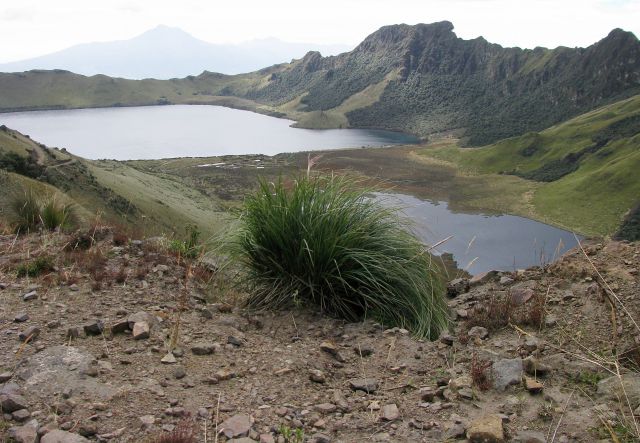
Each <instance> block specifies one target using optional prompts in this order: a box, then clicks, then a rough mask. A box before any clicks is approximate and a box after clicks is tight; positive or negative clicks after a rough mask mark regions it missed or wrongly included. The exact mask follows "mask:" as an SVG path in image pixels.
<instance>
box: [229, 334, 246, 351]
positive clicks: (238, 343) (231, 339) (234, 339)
mask: <svg viewBox="0 0 640 443" xmlns="http://www.w3.org/2000/svg"><path fill="white" fill-rule="evenodd" d="M227 343H228V344H230V345H233V346H235V347H238V348H239V347H240V346H242V345H244V342H243V341H242V340H240V339H239V338H238V337H236V336H235V335H230V336H229V337H227Z"/></svg>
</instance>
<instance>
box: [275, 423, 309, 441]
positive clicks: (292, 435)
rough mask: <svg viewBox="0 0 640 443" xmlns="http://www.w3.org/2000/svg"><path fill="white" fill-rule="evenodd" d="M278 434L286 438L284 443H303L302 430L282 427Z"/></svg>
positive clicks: (279, 428)
mask: <svg viewBox="0 0 640 443" xmlns="http://www.w3.org/2000/svg"><path fill="white" fill-rule="evenodd" d="M278 433H279V434H280V435H281V436H282V438H284V443H303V442H304V430H303V429H301V428H296V429H291V428H290V427H289V426H287V425H280V426H279V427H278Z"/></svg>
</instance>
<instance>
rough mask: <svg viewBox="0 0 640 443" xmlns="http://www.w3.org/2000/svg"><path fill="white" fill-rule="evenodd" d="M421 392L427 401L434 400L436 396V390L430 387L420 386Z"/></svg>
mask: <svg viewBox="0 0 640 443" xmlns="http://www.w3.org/2000/svg"><path fill="white" fill-rule="evenodd" d="M419 394H420V398H421V399H422V401H424V402H427V403H431V402H433V399H434V398H435V397H436V391H435V390H434V389H433V388H430V387H424V388H420V392H419Z"/></svg>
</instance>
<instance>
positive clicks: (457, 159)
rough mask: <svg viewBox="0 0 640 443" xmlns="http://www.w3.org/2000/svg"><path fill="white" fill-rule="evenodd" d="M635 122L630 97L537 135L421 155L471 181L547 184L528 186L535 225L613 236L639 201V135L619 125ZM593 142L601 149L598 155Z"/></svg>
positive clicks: (638, 105) (635, 105) (638, 110)
mask: <svg viewBox="0 0 640 443" xmlns="http://www.w3.org/2000/svg"><path fill="white" fill-rule="evenodd" d="M638 116H640V96H634V97H632V98H629V99H626V100H622V101H620V102H617V103H614V104H612V105H609V106H605V107H603V108H600V109H597V110H594V111H592V112H589V113H587V114H584V115H581V116H579V117H576V118H574V119H571V120H568V121H566V122H564V123H562V124H559V125H556V126H553V127H551V128H549V129H546V130H544V131H542V132H539V133H527V134H525V135H522V136H520V137H514V138H509V139H505V140H502V141H500V142H498V143H495V144H493V145H490V146H486V147H483V148H478V149H463V148H458V147H452V146H445V147H439V148H436V149H426V150H423V151H422V152H421V154H422V155H424V156H427V157H430V158H434V159H438V160H443V161H446V162H450V163H452V164H454V165H456V166H457V167H458V168H459V169H460V170H461V171H463V172H465V173H468V174H470V175H480V176H482V175H489V174H514V175H521V176H524V177H540V178H539V180H541V181H546V183H541V182H535V181H531V182H530V183H532V189H535V193H534V196H533V198H532V200H531V203H532V204H533V208H534V213H535V214H536V217H537V218H539V219H542V220H545V221H547V222H550V223H553V224H556V225H559V226H564V227H569V228H571V229H574V230H576V231H578V232H581V233H584V234H590V235H612V234H614V233H615V232H616V231H617V229H618V228H619V227H620V224H621V222H622V220H623V218H624V216H625V214H626V213H627V212H628V211H629V210H630V209H631V208H632V207H634V206H636V205H637V204H638V202H639V199H640V197H639V196H640V180H638V179H637V171H638V170H640V134H639V133H635V134H634V128H633V127H631V128H629V127H628V126H629V125H626V124H625V122H631V123H634V122H637V119H638ZM634 124H635V123H634ZM598 140H605V141H606V143H605V144H603V146H602V147H597V146H596V143H597V141H598ZM571 162H573V163H571ZM562 165H564V166H562ZM565 166H568V169H566V170H562V168H563V167H565ZM534 184H535V186H534Z"/></svg>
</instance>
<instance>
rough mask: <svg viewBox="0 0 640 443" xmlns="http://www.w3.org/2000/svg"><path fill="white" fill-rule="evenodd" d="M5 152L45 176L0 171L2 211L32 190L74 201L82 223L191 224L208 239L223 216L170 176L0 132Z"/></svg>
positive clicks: (153, 228) (177, 227) (160, 227)
mask: <svg viewBox="0 0 640 443" xmlns="http://www.w3.org/2000/svg"><path fill="white" fill-rule="evenodd" d="M8 151H12V152H15V153H17V154H19V155H23V156H33V155H35V156H36V157H37V158H38V161H39V162H40V163H42V164H44V165H45V166H46V177H47V178H46V182H45V181H44V180H45V179H43V180H34V179H30V178H28V177H24V176H22V175H19V174H14V173H7V172H4V171H0V186H2V188H3V190H5V191H6V192H2V193H1V195H0V208H8V205H9V202H10V199H11V196H12V195H13V194H14V193H19V192H21V191H22V190H23V189H25V188H27V187H32V188H34V189H36V190H37V191H38V192H40V193H57V194H59V195H60V196H61V198H63V199H69V200H72V201H74V202H75V203H77V204H78V207H79V212H80V214H81V215H82V216H84V217H85V218H86V219H89V218H92V217H95V216H96V215H97V214H102V216H104V217H106V218H108V219H111V220H116V221H119V222H122V223H125V224H131V225H135V226H137V227H141V228H144V229H145V230H146V231H148V233H154V232H156V233H157V232H165V233H169V234H171V233H174V232H175V233H177V234H178V235H182V234H183V232H184V227H185V226H186V225H187V224H190V223H195V224H197V225H198V226H199V227H200V229H201V230H202V231H203V233H204V234H205V235H209V234H214V233H215V232H217V231H218V229H219V228H220V226H221V224H222V223H223V221H224V220H225V219H226V218H227V217H228V215H227V214H225V213H223V212H221V209H220V207H219V204H218V200H217V199H216V198H211V197H209V196H206V195H204V194H202V193H201V192H198V191H196V190H194V189H193V188H190V187H188V186H186V185H185V184H183V183H181V182H179V181H176V180H175V179H174V178H172V177H170V176H166V175H162V174H152V173H147V172H144V171H140V170H138V169H135V168H133V167H130V166H128V165H126V164H124V163H118V162H112V161H99V162H96V161H90V160H85V159H82V158H80V157H75V156H72V155H71V154H68V153H66V152H63V151H57V150H54V149H48V148H46V147H44V146H43V145H40V144H38V143H37V142H34V141H32V140H31V139H29V138H28V137H26V136H24V135H22V134H20V133H19V132H17V131H12V130H8V131H0V153H1V152H8ZM34 153H35V154H34ZM125 213H126V215H125ZM143 215H144V217H143ZM1 216H2V213H0V217H1Z"/></svg>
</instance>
